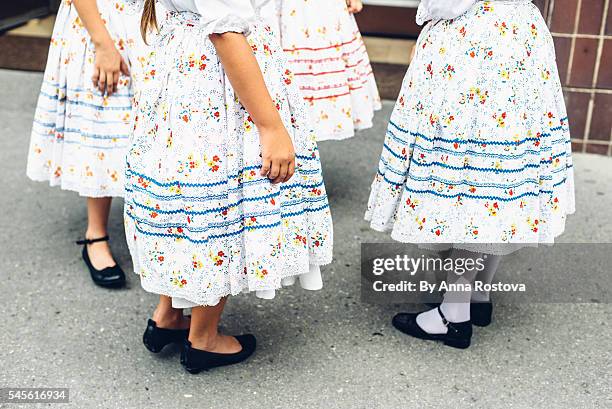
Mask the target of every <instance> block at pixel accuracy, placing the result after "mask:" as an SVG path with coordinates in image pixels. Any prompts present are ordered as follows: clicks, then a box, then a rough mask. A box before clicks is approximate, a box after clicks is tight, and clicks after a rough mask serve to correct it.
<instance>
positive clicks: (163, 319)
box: [153, 295, 189, 329]
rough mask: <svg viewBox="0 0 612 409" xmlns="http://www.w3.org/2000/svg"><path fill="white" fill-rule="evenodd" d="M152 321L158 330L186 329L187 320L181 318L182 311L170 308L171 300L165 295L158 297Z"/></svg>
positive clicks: (187, 325) (186, 318) (187, 326)
mask: <svg viewBox="0 0 612 409" xmlns="http://www.w3.org/2000/svg"><path fill="white" fill-rule="evenodd" d="M153 321H155V324H156V325H157V327H158V328H165V329H187V328H189V318H188V317H185V316H183V310H182V309H178V308H172V299H171V298H170V297H168V296H165V295H160V296H159V304H157V308H155V311H154V312H153Z"/></svg>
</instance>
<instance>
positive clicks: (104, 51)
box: [92, 40, 130, 95]
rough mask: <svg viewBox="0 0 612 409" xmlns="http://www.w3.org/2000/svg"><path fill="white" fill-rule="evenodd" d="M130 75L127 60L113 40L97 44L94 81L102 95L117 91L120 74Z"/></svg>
mask: <svg viewBox="0 0 612 409" xmlns="http://www.w3.org/2000/svg"><path fill="white" fill-rule="evenodd" d="M121 73H123V74H124V75H130V71H129V69H128V66H127V64H126V63H125V60H124V59H123V57H122V56H121V54H120V53H119V51H117V48H115V45H114V44H113V42H112V40H110V41H107V42H105V43H104V44H100V45H98V46H96V61H95V65H94V73H93V77H92V81H93V83H94V87H96V88H98V89H99V90H100V92H101V93H102V95H104V94H106V95H112V94H113V93H115V92H116V91H117V84H118V83H119V76H120V74H121Z"/></svg>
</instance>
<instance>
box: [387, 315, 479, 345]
mask: <svg viewBox="0 0 612 409" xmlns="http://www.w3.org/2000/svg"><path fill="white" fill-rule="evenodd" d="M437 311H438V314H440V317H441V318H442V323H444V325H445V326H446V328H447V329H448V331H447V332H446V334H430V333H428V332H425V331H424V330H423V329H422V328H421V327H420V326H419V324H418V323H417V320H416V318H417V315H419V314H420V313H416V314H415V313H400V314H397V315H396V316H395V317H393V326H394V327H395V328H397V329H398V330H400V331H402V332H403V333H404V334H408V335H410V336H412V337H415V338H419V339H424V340H427V341H441V342H444V345H448V346H450V347H453V348H459V349H465V348H468V347H469V346H470V343H471V340H472V322H471V321H465V322H450V321H448V320H447V319H446V317H445V316H444V314H443V313H442V311H441V310H440V307H438V308H437Z"/></svg>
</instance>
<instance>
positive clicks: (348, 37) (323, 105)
mask: <svg viewBox="0 0 612 409" xmlns="http://www.w3.org/2000/svg"><path fill="white" fill-rule="evenodd" d="M278 8H279V14H280V32H281V42H282V46H283V48H284V50H285V52H286V53H287V56H288V58H289V62H290V64H291V68H292V70H293V71H294V73H295V76H296V79H297V81H298V83H299V85H300V89H301V91H302V95H303V97H304V99H305V100H306V102H307V103H308V105H309V106H310V112H311V116H312V117H313V119H314V121H315V130H316V134H317V139H318V140H320V141H321V140H328V139H335V140H339V139H345V138H350V137H352V136H353V135H354V134H355V130H359V129H366V128H370V127H371V126H372V118H373V116H374V111H375V110H378V109H380V97H379V95H378V89H377V88H376V81H375V80H374V75H373V73H372V67H371V66H370V60H369V58H368V54H367V52H366V48H365V44H364V43H363V39H362V38H361V34H360V32H359V28H358V27H357V23H356V22H355V18H354V17H353V15H352V14H350V13H349V12H348V10H347V7H346V2H345V1H344V0H280V1H279V2H278Z"/></svg>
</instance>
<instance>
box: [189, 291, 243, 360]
mask: <svg viewBox="0 0 612 409" xmlns="http://www.w3.org/2000/svg"><path fill="white" fill-rule="evenodd" d="M226 302H227V297H223V298H221V300H220V301H219V303H218V304H217V305H215V306H213V307H208V306H199V307H193V308H192V309H191V326H190V327H189V342H191V346H192V347H193V348H195V349H199V350H203V351H208V352H216V353H220V354H233V353H236V352H240V351H241V350H242V346H241V345H240V343H239V342H238V341H237V340H236V338H234V337H232V336H229V335H222V334H219V330H218V327H219V321H220V320H221V314H222V313H223V309H224V308H225V303H226Z"/></svg>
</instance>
